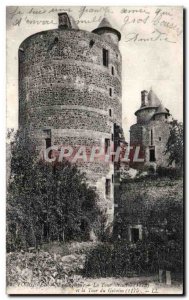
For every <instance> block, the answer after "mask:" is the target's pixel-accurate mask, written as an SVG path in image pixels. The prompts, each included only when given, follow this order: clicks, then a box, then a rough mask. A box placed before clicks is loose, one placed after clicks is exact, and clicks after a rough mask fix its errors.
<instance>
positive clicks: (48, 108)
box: [19, 13, 122, 223]
mask: <svg viewBox="0 0 189 300" xmlns="http://www.w3.org/2000/svg"><path fill="white" fill-rule="evenodd" d="M120 38H121V34H120V33H119V32H118V31H117V30H116V29H114V28H112V26H111V25H110V23H109V22H108V21H107V20H106V19H103V20H102V22H101V24H100V25H99V27H98V28H96V29H95V30H93V32H88V31H84V30H79V28H78V26H77V25H76V22H75V21H74V20H73V18H72V17H70V16H68V15H67V14H66V13H60V14H59V26H58V29H53V30H48V31H42V32H38V33H36V34H34V35H32V36H30V37H28V38H27V39H25V40H24V41H23V42H22V44H21V45H20V48H19V126H20V127H22V128H25V129H27V130H28V131H29V133H30V135H31V136H32V137H33V138H34V139H35V140H36V141H37V145H38V147H39V149H44V148H47V147H49V146H51V145H69V146H76V145H82V146H88V147H91V146H93V145H95V146H101V145H102V144H104V143H105V144H106V145H109V144H110V143H111V141H114V138H115V135H114V128H115V126H121V120H122V104H121V89H122V88H121V54H120V51H119V48H118V42H119V40H120ZM80 168H81V169H82V171H84V172H86V175H87V179H88V182H89V184H90V185H91V186H94V187H96V189H97V191H98V193H99V195H100V203H99V206H100V207H101V209H102V210H103V211H104V212H105V214H106V216H107V222H108V223H109V222H111V221H112V219H113V212H114V164H113V163H112V162H111V161H109V162H108V163H107V162H105V161H102V160H101V161H93V162H89V161H87V162H82V163H81V164H80Z"/></svg>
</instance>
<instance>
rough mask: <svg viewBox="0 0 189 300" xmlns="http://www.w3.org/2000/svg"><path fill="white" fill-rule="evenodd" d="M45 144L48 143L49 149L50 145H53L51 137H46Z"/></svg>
mask: <svg viewBox="0 0 189 300" xmlns="http://www.w3.org/2000/svg"><path fill="white" fill-rule="evenodd" d="M45 144H46V149H48V148H49V147H51V138H47V139H45Z"/></svg>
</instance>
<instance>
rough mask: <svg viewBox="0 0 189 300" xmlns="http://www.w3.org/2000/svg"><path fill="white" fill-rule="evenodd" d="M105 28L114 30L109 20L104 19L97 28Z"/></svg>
mask: <svg viewBox="0 0 189 300" xmlns="http://www.w3.org/2000/svg"><path fill="white" fill-rule="evenodd" d="M104 27H108V28H113V27H112V25H111V24H110V22H109V21H108V19H107V18H103V19H102V21H101V22H100V24H99V25H98V27H97V28H104ZM113 29H114V28H113Z"/></svg>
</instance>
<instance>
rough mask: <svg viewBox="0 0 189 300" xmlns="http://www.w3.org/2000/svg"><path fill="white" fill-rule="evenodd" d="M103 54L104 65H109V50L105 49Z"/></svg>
mask: <svg viewBox="0 0 189 300" xmlns="http://www.w3.org/2000/svg"><path fill="white" fill-rule="evenodd" d="M102 56H103V66H105V67H108V60H109V57H108V56H109V55H108V50H106V49H103V50H102Z"/></svg>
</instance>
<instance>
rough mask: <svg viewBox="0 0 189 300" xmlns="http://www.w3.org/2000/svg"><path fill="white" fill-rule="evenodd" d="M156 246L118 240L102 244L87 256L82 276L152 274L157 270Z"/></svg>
mask: <svg viewBox="0 0 189 300" xmlns="http://www.w3.org/2000/svg"><path fill="white" fill-rule="evenodd" d="M158 267H159V265H158V253H157V248H156V247H154V245H152V244H150V243H149V244H146V243H145V242H138V243H137V244H130V243H123V242H118V243H115V244H109V243H107V244H104V245H103V246H100V247H98V248H96V249H95V250H93V251H92V252H91V253H90V254H89V256H88V257H87V260H86V263H85V268H84V276H87V277H111V276H114V277H123V276H134V275H144V274H148V275H149V274H150V273H151V274H153V273H154V272H157V271H158Z"/></svg>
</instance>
